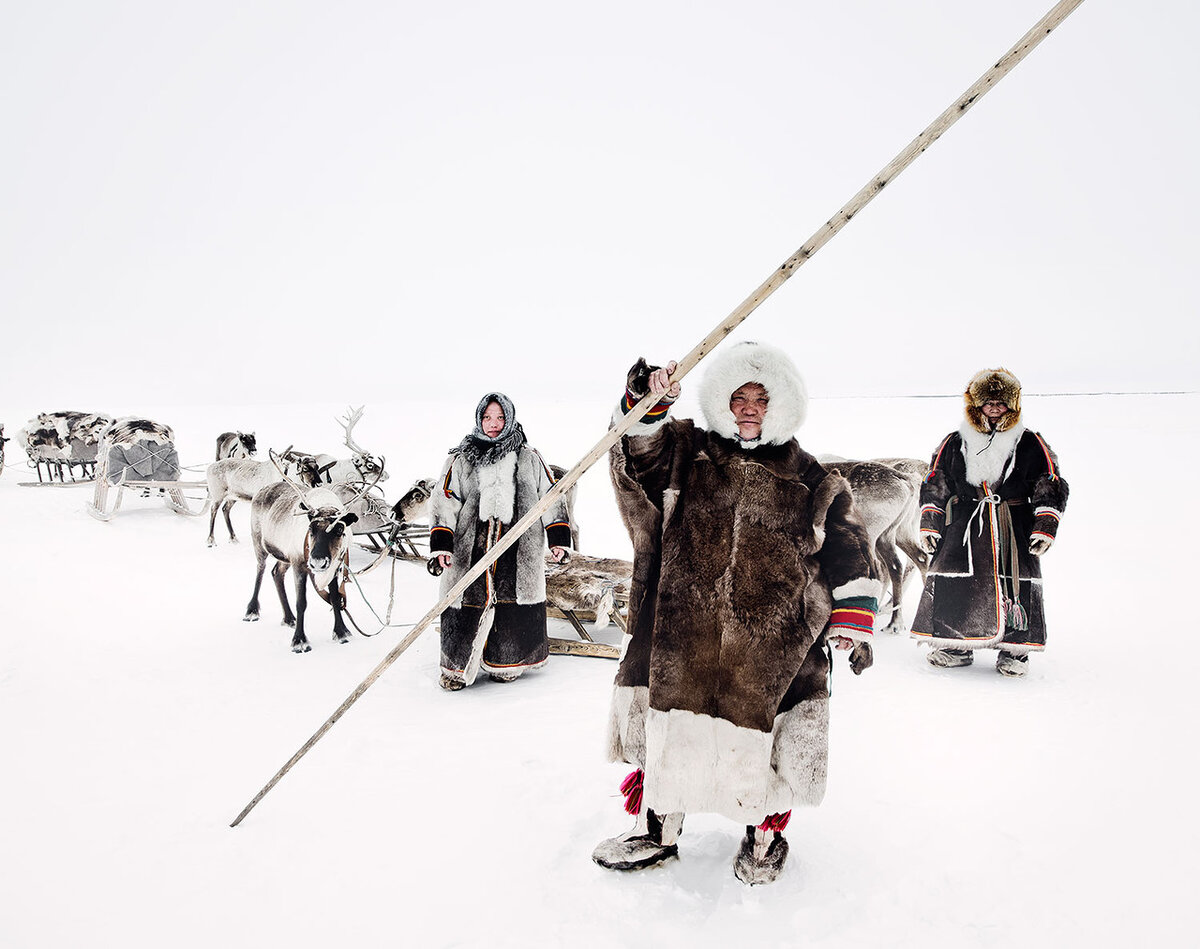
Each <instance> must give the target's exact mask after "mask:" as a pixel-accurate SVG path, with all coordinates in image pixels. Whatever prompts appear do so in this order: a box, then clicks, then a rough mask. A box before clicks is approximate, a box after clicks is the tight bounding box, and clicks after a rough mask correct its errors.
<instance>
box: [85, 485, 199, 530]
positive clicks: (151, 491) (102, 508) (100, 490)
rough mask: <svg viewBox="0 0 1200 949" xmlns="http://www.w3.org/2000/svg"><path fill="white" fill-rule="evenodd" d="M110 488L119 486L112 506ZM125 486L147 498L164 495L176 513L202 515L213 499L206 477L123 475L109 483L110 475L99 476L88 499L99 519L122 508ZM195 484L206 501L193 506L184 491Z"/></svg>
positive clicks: (105, 518)
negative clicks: (154, 478) (167, 478)
mask: <svg viewBox="0 0 1200 949" xmlns="http://www.w3.org/2000/svg"><path fill="white" fill-rule="evenodd" d="M110 488H115V489H116V493H115V494H114V495H113V502H112V507H111V508H109V507H108V500H109V490H110ZM126 488H129V489H132V490H137V491H141V496H142V497H144V498H148V497H153V496H155V495H157V496H158V497H161V498H162V499H163V501H164V502H165V503H166V505H167V507H169V508H170V509H171V510H172V511H174V512H175V513H176V514H185V515H187V516H188V517H199V516H200V515H201V514H203V513H204V512H205V511H207V510H208V504H209V500H210V499H209V497H208V482H207V481H126V480H124V479H122V480H121V481H117V482H115V483H113V484H110V483H109V481H108V479H106V478H102V477H99V476H97V478H96V490H95V492H94V493H93V495H92V500H91V501H89V502H88V505H87V512H88V513H89V514H90V515H92V517H94V518H96V520H98V521H111V520H112V519H113V517H114V516H115V515H116V513H117V511H119V510H120V509H121V501H122V500H123V499H124V496H125V489H126ZM192 488H196V489H202V490H203V491H204V493H205V494H204V503H203V504H202V505H201V506H200V507H199V508H197V509H194V510H193V508H192V507H191V506H190V505H189V504H188V499H187V497H186V496H185V495H184V493H183V492H184V490H185V489H187V490H190V489H192Z"/></svg>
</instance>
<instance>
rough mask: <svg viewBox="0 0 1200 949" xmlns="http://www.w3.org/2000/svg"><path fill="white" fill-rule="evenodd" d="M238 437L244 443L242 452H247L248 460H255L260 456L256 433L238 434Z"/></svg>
mask: <svg viewBox="0 0 1200 949" xmlns="http://www.w3.org/2000/svg"><path fill="white" fill-rule="evenodd" d="M237 437H238V441H239V442H241V443H242V450H243V451H245V452H246V457H247V458H253V457H254V456H255V455H257V454H258V439H256V438H255V437H254V432H250V433H249V434H247V433H246V432H238V433H237Z"/></svg>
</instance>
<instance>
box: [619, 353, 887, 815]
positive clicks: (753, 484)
mask: <svg viewBox="0 0 1200 949" xmlns="http://www.w3.org/2000/svg"><path fill="white" fill-rule="evenodd" d="M747 347H748V348H747ZM714 378H715V379H716V381H715V382H713V379H714ZM748 381H755V382H759V383H760V384H762V385H764V386H765V387H766V388H767V391H768V394H769V396H770V399H771V401H770V407H769V410H768V412H767V415H766V418H765V420H764V425H763V438H762V439H761V440H759V441H757V442H754V443H749V444H748V443H743V442H740V440H739V439H738V438H737V436H736V426H735V425H734V424H733V421H732V415H731V413H730V411H729V397H730V393H731V392H732V391H733V390H734V389H736V388H737V387H739V386H740V385H742V384H743V383H745V382H748ZM700 397H701V403H702V409H703V411H704V414H705V417H706V420H707V421H708V422H709V430H706V429H704V428H701V427H699V426H698V425H696V424H695V423H693V422H692V421H691V420H688V419H683V420H671V419H669V418H667V417H666V416H665V415H664V416H662V417H661V418H659V419H656V420H654V421H652V422H650V423H647V422H645V421H642V422H639V423H637V424H636V425H634V426H633V428H632V429H631V430H630V431H629V433H628V434H627V435H626V436H625V437H624V438H623V439H622V440H621V442H620V443H618V444H617V445H616V446H614V448H613V449H612V452H611V453H610V462H611V475H612V481H613V485H614V487H615V490H616V494H617V501H618V505H619V508H620V512H621V516H622V518H623V519H624V521H625V524H626V527H627V529H628V530H629V534H630V537H631V539H632V541H633V547H634V562H633V577H632V580H631V584H630V601H629V638H628V639H627V641H626V644H625V649H624V654H623V656H622V659H621V664H620V667H619V669H618V672H617V677H616V683H615V687H614V692H613V699H612V706H611V712H610V727H609V756H610V758H611V760H614V761H626V762H629V763H631V764H634V765H636V766H638V767H639V768H642V769H643V770H644V772H645V778H644V794H643V800H644V802H645V804H646V806H648V807H649V808H651V809H653V810H654V811H655V812H656V813H659V814H666V813H673V812H680V811H682V812H713V813H720V814H724V815H726V816H728V817H730V818H732V819H734V820H737V821H739V822H741V823H744V824H757V823H759V822H760V821H762V820H763V819H764V818H765V817H767V816H768V815H771V814H775V813H782V812H785V811H788V810H790V809H791V808H792V807H793V806H799V805H815V804H818V803H820V801H821V798H822V797H823V795H824V790H825V775H826V752H827V734H828V715H829V711H828V703H829V689H828V677H829V672H830V662H829V654H828V652H827V647H826V645H825V641H824V632H825V628H826V624H827V621H828V620H829V618H830V613H831V608H832V605H833V600H834V598H835V597H838V598H840V597H844V596H846V595H856V594H869V595H870V596H872V597H873V596H875V595H876V593H877V590H878V585H877V582H876V581H875V580H873V579H870V578H869V573H870V566H869V560H868V551H867V538H866V532H865V530H864V529H863V527H862V524H861V522H860V521H859V519H858V516H857V513H856V512H855V509H854V506H853V499H852V495H851V492H850V488H849V485H848V484H847V482H846V481H845V480H844V479H843V478H841V477H839V476H837V475H832V474H829V473H827V472H826V471H825V469H824V468H822V467H821V465H820V464H819V463H817V461H816V460H815V459H814V458H813V457H812V456H811V455H809V454H808V453H807V452H805V451H804V450H803V449H802V448H801V447H800V446H799V444H797V442H796V440H795V439H794V438H793V437H792V434H793V432H794V431H795V429H796V427H798V426H799V424H800V420H801V419H802V418H803V416H804V410H805V401H806V399H805V396H804V390H803V386H802V384H801V383H800V379H799V375H798V374H797V373H796V371H795V368H794V367H793V366H792V365H791V363H790V361H789V360H787V358H786V357H785V356H783V354H782V353H779V352H778V351H777V350H773V349H770V348H769V347H764V346H760V345H759V344H749V343H743V344H739V345H738V346H735V347H733V349H732V350H731V351H729V352H727V353H726V355H725V358H722V359H719V360H717V361H716V362H715V363H714V365H713V367H712V369H710V371H709V373H708V375H707V376H706V378H705V380H704V382H702V384H701V387H700ZM623 405H624V403H623ZM767 422H773V423H774V424H773V426H772V427H770V428H768V426H767V424H766V423H767ZM867 634H869V624H868V627H867ZM865 635H866V634H864V636H865Z"/></svg>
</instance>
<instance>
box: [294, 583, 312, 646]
mask: <svg viewBox="0 0 1200 949" xmlns="http://www.w3.org/2000/svg"><path fill="white" fill-rule="evenodd" d="M293 573H294V574H295V576H296V633H295V635H294V636H292V652H309V651H311V650H312V646H310V645H309V644H308V640H307V639H306V638H305V636H304V608H305V607H306V606H307V605H308V571H307V570H305V569H304V568H303V567H296V568H295V570H294V571H293Z"/></svg>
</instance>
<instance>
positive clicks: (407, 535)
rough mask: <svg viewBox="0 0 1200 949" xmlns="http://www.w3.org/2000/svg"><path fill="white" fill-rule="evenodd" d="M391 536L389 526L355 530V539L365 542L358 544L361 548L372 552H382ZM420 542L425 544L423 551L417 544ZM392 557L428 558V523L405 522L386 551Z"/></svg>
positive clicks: (408, 558) (403, 558) (404, 558)
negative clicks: (378, 528)
mask: <svg viewBox="0 0 1200 949" xmlns="http://www.w3.org/2000/svg"><path fill="white" fill-rule="evenodd" d="M391 536H392V530H391V528H390V527H389V528H387V529H383V530H371V531H362V532H360V531H357V530H356V531H355V532H354V537H355V539H358V538H361V539H363V540H365V541H366V543H363V544H359V545H358V546H360V547H361V548H362V549H363V550H369V551H371V552H372V553H376V554H378V553H382V552H383V550H384V548H386V547H387V546H388V538H389V537H391ZM418 543H422V544H424V546H425V550H424V552H422V551H421V549H420V548H419V547H418V546H417V545H418ZM388 552H389V553H390V554H391V555H392V556H393V557H399V558H401V559H402V560H428V559H429V525H428V524H406V525H405V526H404V527H402V528H401V529H400V531H399V532H398V533H397V534H396V540H395V542H394V543H393V544H392V546H391V548H390V550H389V551H388Z"/></svg>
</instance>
